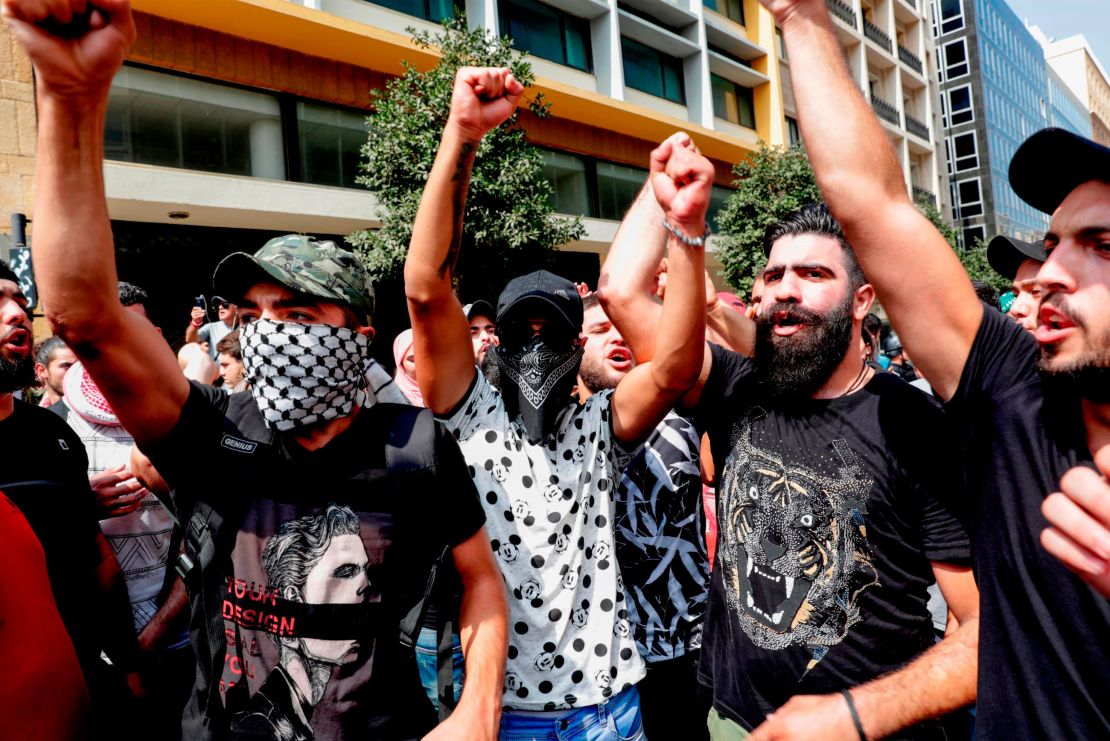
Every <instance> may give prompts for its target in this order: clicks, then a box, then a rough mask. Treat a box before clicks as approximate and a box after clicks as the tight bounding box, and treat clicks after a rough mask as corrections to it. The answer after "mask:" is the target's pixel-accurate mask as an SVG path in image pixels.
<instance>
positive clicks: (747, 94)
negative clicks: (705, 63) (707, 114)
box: [709, 74, 755, 129]
mask: <svg viewBox="0 0 1110 741" xmlns="http://www.w3.org/2000/svg"><path fill="white" fill-rule="evenodd" d="M709 80H710V82H711V83H712V86H713V115H715V116H716V117H717V118H723V119H724V120H726V121H730V122H732V123H734V124H740V125H741V126H747V127H748V128H749V129H754V128H755V103H754V102H753V100H752V90H751V88H747V87H744V86H742V85H737V84H736V83H735V82H733V81H732V80H726V79H725V78H723V77H721V76H720V75H714V74H710V75H709Z"/></svg>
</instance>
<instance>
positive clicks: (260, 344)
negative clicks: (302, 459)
mask: <svg viewBox="0 0 1110 741" xmlns="http://www.w3.org/2000/svg"><path fill="white" fill-rule="evenodd" d="M212 282H213V285H214V286H215V288H216V290H217V291H219V292H220V293H221V294H225V295H228V296H235V297H236V299H237V300H238V305H239V320H240V322H241V324H242V328H241V329H240V331H239V332H240V336H239V345H240V348H241V349H242V354H243V370H244V373H245V377H246V379H247V381H248V382H249V383H250V391H251V394H252V395H253V396H254V399H255V402H257V404H258V408H259V409H260V410H261V411H262V415H263V417H264V418H265V420H266V424H267V425H268V426H270V427H272V428H274V429H276V430H279V431H286V430H293V429H296V428H304V427H308V426H311V425H314V424H319V423H324V422H327V421H329V420H334V419H337V418H341V417H346V416H348V415H350V414H351V412H352V411H353V410H354V409H355V407H356V405H359V404H361V400H362V398H363V394H362V392H363V389H364V388H365V371H366V365H367V362H368V360H369V357H370V338H371V337H373V334H374V330H373V329H372V328H371V326H370V315H371V314H372V312H373V309H374V289H373V285H372V283H371V280H370V276H369V275H368V274H367V272H366V270H365V269H364V268H363V267H362V265H361V263H359V262H358V259H357V258H356V257H355V256H354V255H353V254H352V253H351V252H348V251H347V250H344V249H341V248H340V247H338V246H336V244H335V243H334V242H330V241H322V242H318V241H316V240H315V239H313V238H311V237H306V236H302V235H299V234H289V235H286V236H284V237H275V238H274V239H271V240H270V241H268V242H267V243H266V244H265V245H263V246H262V248H261V249H260V250H258V251H257V252H255V253H254V254H253V255H250V254H247V253H245V252H236V253H233V254H231V255H228V256H227V257H225V258H224V259H223V260H222V261H221V262H220V264H219V265H218V266H217V267H216V272H215V274H214V275H213V277H212Z"/></svg>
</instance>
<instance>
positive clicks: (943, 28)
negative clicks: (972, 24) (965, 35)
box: [940, 0, 964, 34]
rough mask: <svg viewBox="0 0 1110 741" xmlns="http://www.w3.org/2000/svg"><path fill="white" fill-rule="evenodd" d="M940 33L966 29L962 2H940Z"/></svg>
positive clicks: (947, 0) (952, 0)
mask: <svg viewBox="0 0 1110 741" xmlns="http://www.w3.org/2000/svg"><path fill="white" fill-rule="evenodd" d="M940 20H941V24H940V32H941V33H942V34H945V33H951V32H953V31H958V30H960V29H961V28H963V27H964V9H963V3H962V0H940Z"/></svg>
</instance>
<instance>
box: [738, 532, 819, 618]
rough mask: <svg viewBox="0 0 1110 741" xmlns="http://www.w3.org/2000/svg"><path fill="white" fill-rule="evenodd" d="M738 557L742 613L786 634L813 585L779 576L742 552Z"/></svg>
mask: <svg viewBox="0 0 1110 741" xmlns="http://www.w3.org/2000/svg"><path fill="white" fill-rule="evenodd" d="M739 558H740V564H739V566H740V594H741V604H742V605H743V607H744V611H745V612H747V613H748V615H750V616H751V617H752V618H753V619H755V620H756V621H757V622H759V623H761V624H763V625H765V626H767V627H768V628H770V629H772V630H774V631H776V632H778V633H785V632H786V631H787V630H789V629H790V627H791V624H792V623H793V621H794V617H795V616H796V615H797V614H798V609H799V608H800V607H801V606H802V601H803V600H805V598H806V595H807V594H809V588H810V587H811V586H812V585H813V582H812V581H811V580H810V579H806V578H805V577H793V576H786V575H785V574H780V573H779V572H778V571H775V570H774V569H772V568H771V567H770V566H760V565H758V564H756V563H755V562H754V561H753V560H752V559H751V557H750V556H749V555H748V554H747V552H746V551H743V550H741V551H740V553H739Z"/></svg>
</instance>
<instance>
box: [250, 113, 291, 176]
mask: <svg viewBox="0 0 1110 741" xmlns="http://www.w3.org/2000/svg"><path fill="white" fill-rule="evenodd" d="M250 139H251V175H252V176H254V177H256V178H268V179H270V180H285V145H284V141H283V139H282V131H281V121H280V120H279V119H276V118H259V119H255V120H254V121H251V124H250Z"/></svg>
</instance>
